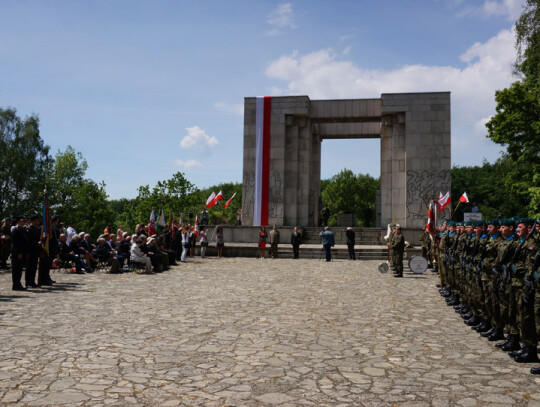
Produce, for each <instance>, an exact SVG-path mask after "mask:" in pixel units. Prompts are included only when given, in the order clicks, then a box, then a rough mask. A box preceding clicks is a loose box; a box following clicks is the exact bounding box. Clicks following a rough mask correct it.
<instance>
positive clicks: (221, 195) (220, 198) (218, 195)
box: [212, 190, 223, 206]
mask: <svg viewBox="0 0 540 407" xmlns="http://www.w3.org/2000/svg"><path fill="white" fill-rule="evenodd" d="M217 201H223V194H222V193H221V190H220V191H219V192H218V194H217V195H216V196H215V197H214V205H215V204H217ZM214 205H212V206H214Z"/></svg>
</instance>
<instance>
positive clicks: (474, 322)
mask: <svg viewBox="0 0 540 407" xmlns="http://www.w3.org/2000/svg"><path fill="white" fill-rule="evenodd" d="M465 323H466V324H467V325H469V326H474V325H478V324H479V323H480V318H478V317H477V316H476V315H474V314H473V316H472V317H471V318H469V319H467V320H465Z"/></svg>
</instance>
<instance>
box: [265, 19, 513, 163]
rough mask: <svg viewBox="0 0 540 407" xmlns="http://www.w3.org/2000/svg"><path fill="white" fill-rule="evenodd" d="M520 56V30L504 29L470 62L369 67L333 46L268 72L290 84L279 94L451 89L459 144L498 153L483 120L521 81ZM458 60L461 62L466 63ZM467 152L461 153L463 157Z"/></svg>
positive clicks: (295, 56) (469, 56) (287, 58)
mask: <svg viewBox="0 0 540 407" xmlns="http://www.w3.org/2000/svg"><path fill="white" fill-rule="evenodd" d="M515 57H516V53H515V49H514V35H513V33H512V32H511V31H509V30H503V31H501V32H500V33H499V34H497V35H496V36H495V37H493V38H491V39H489V40H488V41H486V42H485V43H476V44H474V45H472V46H471V47H470V48H469V49H468V50H466V51H465V52H464V53H463V54H462V55H461V56H460V59H461V61H462V63H465V64H466V65H465V67H459V66H430V65H405V66H402V67H399V68H396V69H394V70H366V69H361V68H360V67H359V66H357V65H355V64H354V63H353V62H351V61H348V60H340V59H339V56H338V55H336V53H334V52H333V51H332V50H331V49H322V50H318V51H315V52H312V53H310V54H305V55H300V54H299V53H298V52H297V51H293V52H292V53H291V54H290V55H284V56H282V57H280V58H278V59H277V60H275V61H273V62H272V63H270V65H269V66H268V67H267V69H266V75H267V76H268V77H270V78H274V79H277V80H280V81H284V82H285V83H286V85H285V86H284V87H274V88H273V89H272V93H273V94H275V95H284V94H288V95H309V96H310V98H312V99H335V98H378V97H380V95H381V93H399V92H434V91H450V92H451V100H452V140H453V145H454V148H456V146H461V145H463V146H466V147H469V148H478V149H481V150H482V151H484V149H488V150H489V149H491V150H490V151H488V153H489V152H491V153H493V151H495V149H496V150H497V152H498V151H499V148H498V147H497V146H495V145H493V143H491V142H490V141H488V140H487V139H486V138H485V135H486V133H487V132H486V129H485V128H482V127H481V126H480V125H478V123H479V122H480V121H481V120H483V118H486V117H489V116H490V115H492V114H493V113H494V109H495V101H494V95H495V91H496V90H497V89H502V88H504V87H507V86H508V85H509V84H510V83H511V82H513V81H514V80H515V78H514V77H512V63H513V62H514V60H515ZM457 62H459V61H456V65H461V64H458V63H457ZM492 150H493V151H492ZM461 153H462V152H461V151H460V152H459V154H458V155H456V156H455V157H457V158H458V160H457V161H460V159H459V157H460V154H461ZM455 157H454V158H455ZM463 157H465V155H463ZM464 159H465V158H463V160H464Z"/></svg>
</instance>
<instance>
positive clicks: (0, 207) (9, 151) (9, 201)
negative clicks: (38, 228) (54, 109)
mask: <svg viewBox="0 0 540 407" xmlns="http://www.w3.org/2000/svg"><path fill="white" fill-rule="evenodd" d="M49 159H50V157H49V147H48V146H47V145H45V144H44V142H43V140H42V139H41V137H40V135H39V118H38V117H37V116H36V115H32V116H29V117H26V118H25V119H21V118H20V117H19V116H17V111H16V110H15V109H13V108H7V109H0V214H1V215H2V216H5V215H19V214H20V213H30V212H34V211H36V210H38V209H39V205H40V203H41V197H42V192H43V187H44V178H45V169H46V165H47V161H48V160H49Z"/></svg>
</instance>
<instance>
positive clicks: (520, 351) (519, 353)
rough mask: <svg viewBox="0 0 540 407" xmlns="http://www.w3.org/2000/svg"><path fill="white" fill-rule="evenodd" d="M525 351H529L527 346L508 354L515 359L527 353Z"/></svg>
mask: <svg viewBox="0 0 540 407" xmlns="http://www.w3.org/2000/svg"><path fill="white" fill-rule="evenodd" d="M525 349H527V347H526V346H523V348H521V349H520V350H513V351H512V352H508V356H510V357H511V358H515V357H516V356H519V355H521V354H522V353H523V352H525Z"/></svg>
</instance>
